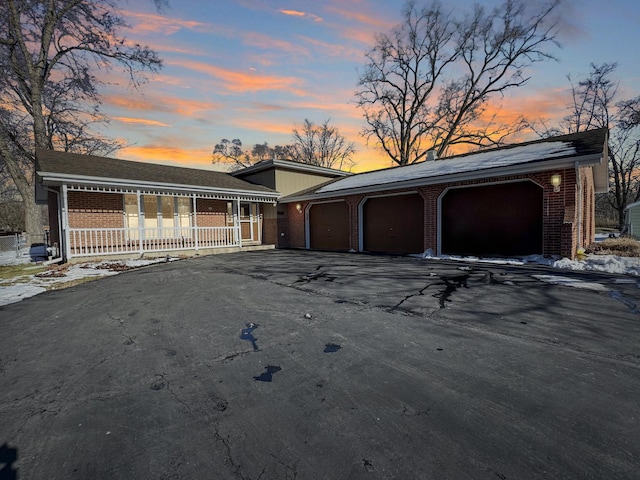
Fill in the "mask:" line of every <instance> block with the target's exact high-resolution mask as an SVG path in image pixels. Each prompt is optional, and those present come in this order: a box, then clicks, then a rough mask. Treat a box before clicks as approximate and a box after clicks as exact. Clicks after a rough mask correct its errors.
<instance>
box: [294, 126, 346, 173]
mask: <svg viewBox="0 0 640 480" xmlns="http://www.w3.org/2000/svg"><path fill="white" fill-rule="evenodd" d="M329 121H330V120H329V119H327V120H325V121H324V122H323V123H322V124H321V125H315V124H314V123H313V122H311V121H310V120H307V119H305V121H304V124H303V125H302V129H301V130H298V128H295V127H294V129H293V132H292V134H293V144H292V149H293V152H292V153H293V157H292V160H294V161H297V162H301V163H308V164H310V165H317V166H319V167H326V168H336V169H339V170H342V169H345V168H346V169H351V168H352V167H353V165H354V161H353V159H352V156H353V154H354V153H355V151H356V150H355V145H354V144H353V142H349V141H347V139H346V138H345V136H344V135H342V134H341V133H340V131H339V130H338V129H337V128H336V127H332V126H330V125H329Z"/></svg>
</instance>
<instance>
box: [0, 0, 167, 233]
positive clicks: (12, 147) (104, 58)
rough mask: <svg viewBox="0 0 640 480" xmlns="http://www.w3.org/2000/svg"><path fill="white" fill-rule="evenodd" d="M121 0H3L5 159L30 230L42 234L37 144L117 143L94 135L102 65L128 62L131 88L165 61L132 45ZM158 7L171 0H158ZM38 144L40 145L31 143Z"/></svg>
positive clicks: (98, 146)
mask: <svg viewBox="0 0 640 480" xmlns="http://www.w3.org/2000/svg"><path fill="white" fill-rule="evenodd" d="M117 2H118V0H3V1H2V2H0V93H1V94H2V99H3V105H2V106H1V107H0V159H1V161H2V163H3V164H4V166H5V167H6V169H7V171H8V172H9V173H10V175H11V178H12V181H13V183H14V184H15V186H16V188H17V190H18V191H19V192H20V195H21V197H22V200H23V203H24V210H25V229H26V231H27V233H28V234H31V235H36V234H40V233H41V229H42V220H41V211H40V209H39V208H38V207H37V205H36V203H35V198H34V187H33V182H34V181H35V178H34V177H35V171H34V167H35V148H44V149H52V148H58V149H67V150H73V151H90V152H102V151H105V150H106V151H109V150H110V149H113V148H117V146H118V145H117V143H114V142H111V141H109V140H108V139H106V138H103V137H99V136H97V135H94V134H90V133H89V132H88V130H87V126H88V125H90V124H92V123H93V122H100V121H103V120H104V118H103V117H102V115H101V114H100V97H99V93H98V89H99V87H100V85H101V82H100V80H99V78H98V76H96V72H97V71H99V70H108V69H111V68H112V67H113V66H114V65H119V66H121V67H123V69H124V71H125V72H126V74H127V75H128V77H129V79H130V83H131V85H132V86H134V87H138V86H140V85H141V83H142V82H144V80H145V77H144V75H142V73H143V72H145V71H148V72H156V71H157V70H158V69H159V68H160V67H161V61H160V59H159V58H158V56H157V55H156V53H155V52H154V51H152V50H150V49H149V48H148V47H144V46H141V45H137V44H136V45H130V44H129V43H128V42H126V41H125V38H124V37H123V36H122V35H121V30H122V29H125V28H127V25H126V23H125V22H124V20H123V19H122V18H121V17H120V16H118V14H117V13H116V12H117ZM155 3H156V5H157V6H158V7H161V6H166V5H167V2H166V0H156V1H155ZM34 147H35V148H34Z"/></svg>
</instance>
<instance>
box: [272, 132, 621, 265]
mask: <svg viewBox="0 0 640 480" xmlns="http://www.w3.org/2000/svg"><path fill="white" fill-rule="evenodd" d="M607 137H608V131H607V130H606V129H598V130H591V131H587V132H581V133H577V134H571V135H563V136H558V137H552V138H547V139H542V140H537V141H533V142H525V143H521V144H516V145H510V146H505V147H501V148H496V149H492V150H485V151H482V152H477V153H470V154H465V155H458V156H454V157H450V158H446V159H437V160H428V161H425V162H422V163H418V164H413V165H408V166H402V167H395V168H389V169H385V170H378V171H373V172H367V173H361V174H357V175H353V176H349V177H346V178H341V179H337V180H335V181H332V182H329V183H327V184H324V185H321V186H319V187H313V188H310V189H307V190H305V191H302V192H298V193H294V194H291V195H289V196H287V197H284V198H281V199H280V201H279V202H280V204H281V205H287V210H288V217H287V218H288V222H287V226H286V229H287V230H286V231H287V232H288V235H289V246H291V247H296V248H307V249H320V250H335V251H359V252H384V253H403V254H404V253H421V252H425V251H426V250H428V249H430V250H432V251H433V252H434V254H438V255H442V254H449V255H477V256H492V255H496V256H516V255H518V256H521V255H531V254H542V255H562V256H564V257H569V258H573V257H574V256H575V254H576V252H577V250H578V248H580V247H583V246H587V245H588V244H590V243H591V242H593V241H594V237H595V193H600V192H606V191H607V190H608V178H609V176H608V165H607V158H608V155H607Z"/></svg>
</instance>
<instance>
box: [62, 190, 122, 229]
mask: <svg viewBox="0 0 640 480" xmlns="http://www.w3.org/2000/svg"><path fill="white" fill-rule="evenodd" d="M67 199H68V200H67V204H68V208H69V227H71V228H123V227H124V211H123V208H124V199H123V196H122V195H120V194H115V193H99V192H69V193H68V195H67Z"/></svg>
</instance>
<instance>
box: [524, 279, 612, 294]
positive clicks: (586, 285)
mask: <svg viewBox="0 0 640 480" xmlns="http://www.w3.org/2000/svg"><path fill="white" fill-rule="evenodd" d="M531 276H532V277H533V278H536V279H538V280H541V281H543V282H545V283H551V284H553V285H562V286H563V287H573V288H581V289H583V290H593V291H595V292H608V291H609V290H610V289H609V288H608V287H606V286H604V285H601V284H600V283H595V282H585V281H584V280H578V279H576V278H570V277H563V276H561V275H531Z"/></svg>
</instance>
